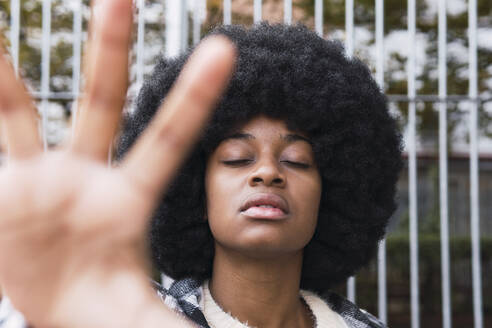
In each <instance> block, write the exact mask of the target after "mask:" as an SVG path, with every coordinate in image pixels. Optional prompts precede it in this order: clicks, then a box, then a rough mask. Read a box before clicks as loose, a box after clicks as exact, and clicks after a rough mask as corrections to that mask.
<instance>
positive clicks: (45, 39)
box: [41, 0, 51, 150]
mask: <svg viewBox="0 0 492 328" xmlns="http://www.w3.org/2000/svg"><path fill="white" fill-rule="evenodd" d="M42 25H43V26H42V44H41V95H42V101H41V115H42V130H43V146H44V150H47V149H48V140H47V124H48V106H49V102H48V97H49V92H50V51H51V39H50V34H51V0H43V24H42Z"/></svg>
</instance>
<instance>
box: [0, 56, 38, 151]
mask: <svg viewBox="0 0 492 328" xmlns="http://www.w3.org/2000/svg"><path fill="white" fill-rule="evenodd" d="M0 77H1V78H0V119H1V120H2V129H3V130H4V131H3V133H4V135H5V137H6V138H7V145H8V150H9V155H10V157H11V158H13V159H23V158H28V157H31V156H34V155H36V154H38V153H39V152H41V141H40V138H39V134H38V128H37V121H36V112H35V107H34V105H33V103H32V101H31V98H30V96H29V94H28V92H27V90H26V88H25V87H24V85H23V84H22V82H21V81H19V80H18V79H17V77H16V75H15V71H14V68H13V67H12V65H11V64H10V62H9V61H8V60H7V58H6V55H5V53H4V51H3V49H1V47H0Z"/></svg>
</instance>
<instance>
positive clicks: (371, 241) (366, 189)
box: [118, 23, 402, 293]
mask: <svg viewBox="0 0 492 328" xmlns="http://www.w3.org/2000/svg"><path fill="white" fill-rule="evenodd" d="M212 34H221V35H225V36H227V37H228V38H229V39H230V40H232V42H234V44H235V45H236V47H237V50H238V59H237V64H236V65H237V66H236V71H235V73H234V75H233V77H232V78H231V81H230V84H229V86H228V89H227V90H226V91H225V93H224V94H223V96H222V98H221V99H220V101H219V103H218V105H217V108H216V111H215V112H214V115H213V117H212V119H211V121H210V123H209V124H208V126H207V127H206V129H205V131H204V134H203V136H202V138H201V140H200V141H199V142H198V145H197V146H196V147H195V149H194V150H193V151H192V153H191V155H190V156H189V158H188V160H187V161H186V163H185V164H184V165H183V167H182V168H181V170H180V172H179V173H178V174H177V176H176V178H175V180H174V183H172V184H171V186H170V187H169V188H168V190H167V193H166V194H165V196H162V199H161V202H160V203H159V204H158V206H157V209H156V211H155V215H154V218H153V220H152V224H151V229H150V244H151V250H152V253H153V260H154V263H155V265H156V266H157V268H158V269H159V270H160V271H162V272H163V273H165V274H166V275H168V276H170V277H172V278H174V279H182V278H185V277H192V278H195V279H197V280H198V281H203V280H204V279H208V278H210V277H211V274H212V262H213V256H214V240H213V236H212V233H211V231H210V228H209V226H208V223H207V221H206V220H204V218H205V217H206V215H205V213H204V212H205V210H206V209H205V186H204V174H205V165H206V161H207V158H208V156H209V155H210V154H211V153H212V152H213V150H214V149H215V148H216V147H217V145H218V144H219V143H220V142H221V140H223V138H224V137H225V136H226V135H227V133H229V131H230V130H231V128H234V127H237V126H238V125H240V124H244V123H245V122H248V121H249V120H251V119H252V118H253V117H255V116H258V115H265V116H267V117H270V118H277V119H282V120H284V121H285V122H286V124H287V126H288V128H289V129H291V130H293V131H302V132H304V133H306V134H307V135H308V136H309V137H310V139H311V141H312V143H313V151H314V154H315V160H316V163H317V166H318V169H319V171H320V175H321V178H322V195H321V202H320V209H319V215H318V223H317V227H316V230H315V233H314V236H313V238H312V240H311V241H310V242H309V244H308V245H307V246H306V247H305V250H304V261H303V268H302V276H301V288H303V289H309V290H313V291H316V292H320V293H322V292H324V291H326V290H327V289H329V288H330V287H332V286H333V285H335V284H337V283H340V282H343V281H344V280H345V279H346V278H348V277H349V276H351V275H353V274H354V273H355V272H356V271H357V270H358V269H360V268H361V267H362V266H364V265H365V264H367V263H368V262H369V260H370V259H371V258H372V257H373V255H374V254H375V250H376V249H377V245H378V241H379V240H380V239H381V238H383V236H384V234H385V230H386V226H387V223H388V221H389V218H390V216H391V215H392V213H393V212H394V210H395V209H396V204H395V191H396V182H397V179H398V175H399V171H400V169H401V167H402V159H401V135H400V133H399V131H398V127H397V124H396V121H395V119H394V118H392V117H391V115H390V114H389V112H388V106H387V101H386V98H385V96H384V95H383V94H382V92H381V90H380V88H379V87H378V85H377V84H376V82H375V81H374V79H373V78H372V76H371V72H370V71H369V69H368V67H367V66H366V65H365V64H364V63H362V62H361V61H360V60H358V59H356V58H348V57H346V56H345V53H344V49H343V47H342V45H341V44H340V43H339V42H336V41H326V40H324V39H322V38H320V37H319V36H318V35H316V34H315V33H314V32H312V31H310V30H309V29H307V28H306V27H304V26H302V25H296V26H286V25H281V24H279V25H270V24H268V23H262V24H259V25H255V26H253V27H252V28H250V29H246V28H244V27H240V26H224V27H219V28H216V29H215V30H214V31H212ZM190 53H191V50H190V51H188V52H187V53H185V54H183V55H181V56H179V57H177V58H173V59H164V58H161V59H160V60H159V61H158V63H157V65H156V66H155V68H154V71H153V73H152V75H151V76H150V78H149V79H148V80H147V81H146V82H145V84H144V86H143V88H142V90H141V91H140V94H139V96H138V98H137V100H136V111H135V112H134V114H132V115H131V116H129V117H127V119H126V122H125V126H124V129H123V134H122V137H121V141H120V144H119V149H118V156H119V157H120V158H121V157H122V156H123V155H124V153H125V152H126V151H127V150H128V149H129V148H130V147H131V145H132V144H133V142H134V141H135V140H136V138H137V137H138V136H139V134H140V133H141V132H142V131H143V130H144V129H145V127H146V126H147V124H148V123H149V122H150V120H151V119H152V117H153V115H154V114H155V112H156V110H157V109H158V108H159V106H160V104H161V103H162V101H163V99H164V97H165V96H166V94H167V93H168V92H169V90H170V88H171V86H172V85H173V82H174V81H175V80H176V78H177V76H178V74H179V72H180V71H181V69H182V67H183V65H184V63H185V61H186V59H187V58H188V57H189V55H190Z"/></svg>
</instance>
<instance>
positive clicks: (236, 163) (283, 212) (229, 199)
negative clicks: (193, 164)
mask: <svg viewBox="0 0 492 328" xmlns="http://www.w3.org/2000/svg"><path fill="white" fill-rule="evenodd" d="M205 188H206V194H207V217H208V221H209V225H210V228H211V231H212V234H213V236H214V239H215V243H216V247H222V248H224V249H231V250H234V251H239V252H242V253H245V254H248V255H250V256H269V255H276V254H279V253H288V252H298V251H301V250H302V249H303V248H304V246H306V244H307V243H308V242H309V241H310V240H311V238H312V236H313V233H314V230H315V228H316V223H317V218H318V208H319V202H320V197H321V178H320V175H319V172H318V169H317V167H316V164H315V162H314V154H313V150H312V147H311V144H310V142H309V140H308V139H307V137H306V136H305V135H303V134H302V133H298V132H294V131H290V130H289V129H287V127H286V125H285V123H284V122H283V121H281V120H274V119H270V118H266V117H263V116H260V117H257V118H254V119H252V120H251V121H249V122H248V123H246V124H245V125H243V126H242V127H240V128H239V129H238V130H236V131H234V132H233V133H232V134H231V135H230V137H228V138H226V139H225V140H224V141H222V142H221V143H220V144H219V146H218V147H217V148H216V149H215V151H214V152H213V154H211V156H210V158H209V160H208V163H207V170H206V174H205Z"/></svg>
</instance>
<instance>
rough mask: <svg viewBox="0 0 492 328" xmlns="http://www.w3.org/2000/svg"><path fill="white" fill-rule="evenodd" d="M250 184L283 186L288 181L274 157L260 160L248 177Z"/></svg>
mask: <svg viewBox="0 0 492 328" xmlns="http://www.w3.org/2000/svg"><path fill="white" fill-rule="evenodd" d="M248 182H249V185H250V186H252V187H253V186H257V185H261V184H263V185H265V186H275V187H280V188H283V187H284V186H285V183H286V179H285V176H284V174H283V173H282V172H281V170H280V168H279V167H278V163H277V161H275V160H274V159H265V160H262V161H259V162H258V163H257V164H256V165H255V168H254V170H253V172H251V175H250V176H249V179H248Z"/></svg>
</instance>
